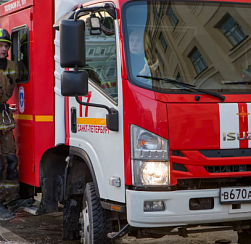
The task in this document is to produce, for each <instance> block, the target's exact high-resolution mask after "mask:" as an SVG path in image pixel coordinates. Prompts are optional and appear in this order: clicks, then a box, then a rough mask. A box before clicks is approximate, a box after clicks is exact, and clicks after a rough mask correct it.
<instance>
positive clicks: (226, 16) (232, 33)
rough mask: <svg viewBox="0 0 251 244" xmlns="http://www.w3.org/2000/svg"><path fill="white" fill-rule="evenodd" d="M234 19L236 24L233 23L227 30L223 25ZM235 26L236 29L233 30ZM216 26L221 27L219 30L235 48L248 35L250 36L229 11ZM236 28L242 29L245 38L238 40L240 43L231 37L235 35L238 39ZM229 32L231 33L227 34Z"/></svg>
mask: <svg viewBox="0 0 251 244" xmlns="http://www.w3.org/2000/svg"><path fill="white" fill-rule="evenodd" d="M231 19H232V20H234V21H235V23H234V25H232V26H231V27H230V28H228V30H227V31H224V29H223V26H224V25H226V24H227V23H228V22H229V21H231ZM235 25H237V26H235ZM233 27H234V28H235V29H234V31H231V29H232V28H233ZM216 28H218V29H219V31H220V32H221V33H222V34H223V35H224V37H225V38H226V39H227V40H228V42H229V43H230V44H231V45H232V46H233V48H235V47H236V46H238V45H239V44H240V43H242V42H243V41H244V40H245V39H246V38H247V37H248V33H247V32H246V30H245V29H244V28H243V27H242V26H241V25H240V24H239V23H238V22H237V21H236V19H234V18H233V16H232V15H231V14H229V13H226V14H225V15H224V16H223V18H222V19H221V20H220V22H219V23H218V24H217V25H216ZM236 30H239V31H241V32H242V33H241V34H242V35H243V38H242V39H241V40H240V41H238V43H234V42H233V41H231V40H233V39H231V38H230V37H235V38H234V39H235V40H236V36H237V35H236V34H235V33H236ZM228 33H230V34H229V35H227V34H228Z"/></svg>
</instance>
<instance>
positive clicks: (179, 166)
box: [173, 163, 188, 172]
mask: <svg viewBox="0 0 251 244" xmlns="http://www.w3.org/2000/svg"><path fill="white" fill-rule="evenodd" d="M173 170H177V171H182V172H188V170H187V169H186V167H185V166H184V165H183V164H177V163H173Z"/></svg>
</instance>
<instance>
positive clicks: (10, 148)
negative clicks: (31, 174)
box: [0, 130, 19, 203]
mask: <svg viewBox="0 0 251 244" xmlns="http://www.w3.org/2000/svg"><path fill="white" fill-rule="evenodd" d="M0 148H1V151H0V203H1V202H4V201H8V200H11V199H15V198H18V197H19V174H18V170H17V167H18V159H17V156H16V155H15V153H16V144H15V139H14V135H13V131H12V130H7V131H5V130H0Z"/></svg>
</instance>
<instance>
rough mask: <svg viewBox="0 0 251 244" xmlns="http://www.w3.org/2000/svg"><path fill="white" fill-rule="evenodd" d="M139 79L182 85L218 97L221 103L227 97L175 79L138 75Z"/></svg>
mask: <svg viewBox="0 0 251 244" xmlns="http://www.w3.org/2000/svg"><path fill="white" fill-rule="evenodd" d="M137 77H141V78H145V79H152V80H161V81H165V82H167V83H170V84H173V85H181V86H183V87H185V88H188V89H191V90H194V91H198V92H201V93H204V94H207V95H210V96H213V97H218V98H219V99H220V101H221V102H224V101H225V96H222V95H220V94H218V93H214V92H209V91H205V90H201V89H198V88H195V87H196V86H194V85H190V84H187V83H184V82H179V81H177V80H173V79H169V78H159V77H152V76H145V75H137Z"/></svg>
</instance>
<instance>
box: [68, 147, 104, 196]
mask: <svg viewBox="0 0 251 244" xmlns="http://www.w3.org/2000/svg"><path fill="white" fill-rule="evenodd" d="M69 156H70V157H74V156H77V157H79V158H81V159H82V160H83V163H85V164H86V166H87V168H88V170H89V173H90V176H91V177H88V175H87V174H86V176H87V182H91V181H92V182H93V184H94V187H95V191H96V194H97V196H98V197H100V194H99V187H98V182H97V178H96V174H95V171H94V168H93V165H92V162H91V159H90V158H89V156H88V154H87V153H86V151H84V150H83V149H81V148H77V147H70V153H69ZM87 182H86V183H87ZM84 190H85V189H83V191H84Z"/></svg>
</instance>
